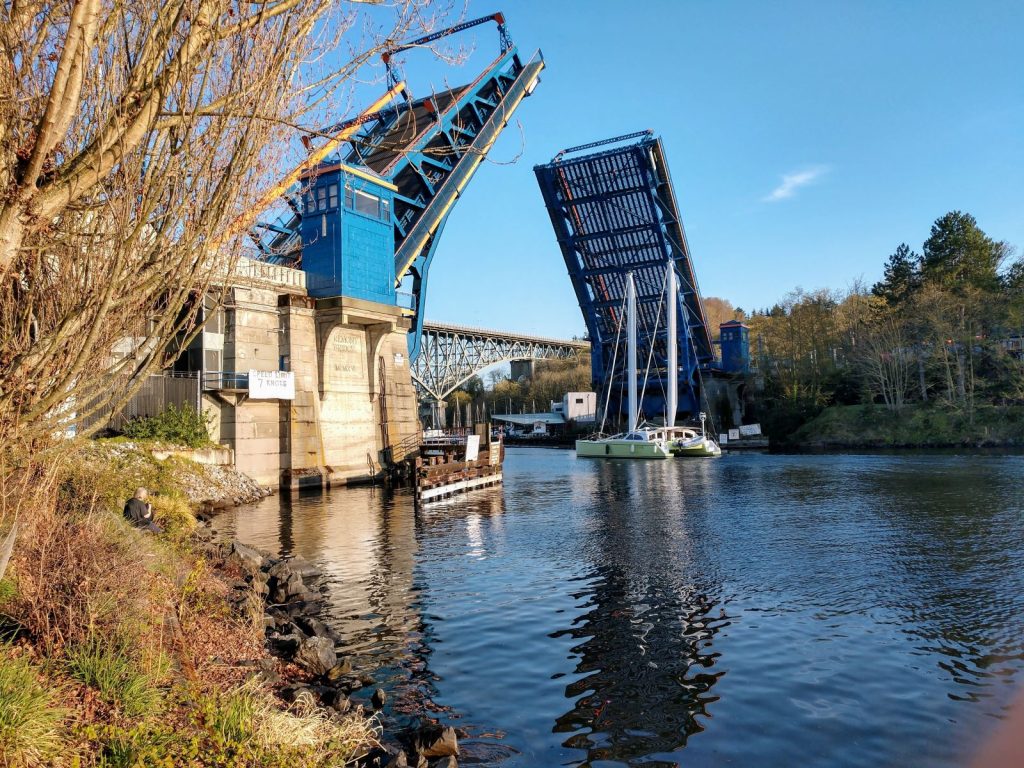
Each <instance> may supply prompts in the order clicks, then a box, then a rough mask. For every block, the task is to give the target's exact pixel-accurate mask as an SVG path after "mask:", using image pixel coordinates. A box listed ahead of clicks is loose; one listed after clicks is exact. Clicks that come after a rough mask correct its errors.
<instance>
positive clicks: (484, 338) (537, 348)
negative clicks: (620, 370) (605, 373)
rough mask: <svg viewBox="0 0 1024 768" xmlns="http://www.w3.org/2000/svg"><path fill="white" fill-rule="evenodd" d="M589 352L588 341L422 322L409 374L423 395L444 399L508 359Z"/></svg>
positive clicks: (562, 357) (563, 356)
mask: <svg viewBox="0 0 1024 768" xmlns="http://www.w3.org/2000/svg"><path fill="white" fill-rule="evenodd" d="M588 352H590V342H589V341H580V340H578V339H549V338H544V337H540V336H529V335H527V334H521V333H508V332H506V331H495V330H488V329H484V328H471V327H467V326H461V325H448V324H445V323H431V322H425V323H424V324H423V330H422V332H421V335H420V347H419V354H418V355H417V356H416V359H415V360H414V361H413V364H412V378H413V381H414V382H415V383H416V385H417V388H418V389H419V390H420V392H421V393H422V394H423V395H425V396H426V397H428V398H430V399H433V400H435V401H436V400H444V399H445V398H446V397H448V395H450V394H451V393H452V392H454V391H455V390H456V389H458V388H459V387H460V386H461V385H462V384H464V383H465V382H466V381H468V380H469V378H470V377H472V376H474V375H476V374H478V373H480V372H481V371H483V370H484V369H486V368H489V367H490V366H492V365H495V364H496V363H504V362H511V361H512V360H569V359H573V358H579V356H580V355H582V354H584V353H588Z"/></svg>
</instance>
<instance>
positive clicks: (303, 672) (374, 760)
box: [200, 525, 464, 768]
mask: <svg viewBox="0 0 1024 768" xmlns="http://www.w3.org/2000/svg"><path fill="white" fill-rule="evenodd" d="M201 530H202V531H203V532H202V533H201V534H200V538H201V539H204V540H205V543H204V547H205V549H206V553H207V555H208V556H210V557H211V559H217V560H220V561H222V562H225V563H226V564H227V565H228V566H229V568H231V569H232V570H237V572H239V573H241V579H238V580H236V581H235V582H234V583H233V584H232V586H233V587H234V589H233V597H232V602H233V607H234V608H235V610H236V611H239V612H243V611H244V610H245V606H246V601H247V600H248V599H249V597H248V594H255V595H257V596H258V597H259V598H260V599H261V601H262V604H263V615H264V631H265V636H266V647H267V650H268V651H269V652H270V653H271V654H272V655H273V656H274V657H276V658H277V659H278V660H279V661H280V662H281V664H276V665H275V664H261V669H260V671H259V673H258V674H259V676H260V678H261V679H262V680H263V682H264V683H265V684H267V685H269V686H270V687H272V688H273V689H275V691H276V692H277V694H278V695H279V696H280V697H281V698H282V699H283V700H284V701H285V702H288V703H296V702H300V701H305V702H306V703H313V704H315V705H317V706H320V707H323V708H324V709H326V710H328V711H331V712H333V713H336V715H337V716H348V717H351V716H363V717H368V716H372V715H376V717H378V719H379V721H380V722H381V723H382V725H383V727H384V733H383V734H382V736H381V737H380V739H379V744H378V746H377V747H375V748H374V749H373V750H371V751H370V752H369V753H368V754H367V755H366V756H364V757H363V758H362V759H360V760H359V761H358V762H357V765H358V766H360V768H406V767H407V766H408V767H411V768H457V766H458V754H459V744H458V739H459V736H460V734H459V733H458V731H456V729H454V728H452V727H450V726H442V725H440V724H438V723H436V722H419V723H416V724H414V725H413V726H410V727H406V728H402V729H398V728H397V724H396V723H392V722H389V721H388V720H387V718H386V716H385V714H384V713H383V712H382V710H383V709H384V708H385V706H386V704H387V694H386V693H385V691H384V690H383V689H381V688H378V687H375V681H374V680H373V678H372V677H370V676H369V675H366V674H358V673H356V672H355V670H354V669H353V665H352V662H351V660H350V659H349V658H348V657H346V656H345V649H344V648H343V647H342V645H341V643H342V638H341V637H340V636H338V634H337V633H336V632H335V631H334V630H332V629H331V628H330V627H329V626H327V625H326V624H325V623H324V622H323V621H322V620H321V618H320V617H321V612H322V609H323V595H324V591H325V589H326V588H325V587H324V586H323V585H321V584H320V583H319V579H320V576H321V574H320V572H319V570H318V569H317V568H316V567H315V566H314V565H312V564H311V563H309V562H307V561H305V560H302V559H301V558H277V557H274V556H272V555H270V554H269V553H266V552H261V551H260V550H257V549H255V548H254V547H250V546H248V545H246V544H244V543H242V542H239V541H237V540H231V541H227V542H222V543H218V542H216V541H214V536H213V532H212V530H211V529H210V528H209V527H208V526H205V525H204V526H203V527H202V529H201ZM247 593H248V594H247ZM462 735H464V734H462Z"/></svg>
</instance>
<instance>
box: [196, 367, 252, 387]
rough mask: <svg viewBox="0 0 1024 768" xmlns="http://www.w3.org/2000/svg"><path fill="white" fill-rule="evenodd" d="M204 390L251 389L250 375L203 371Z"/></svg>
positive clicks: (233, 372)
mask: <svg viewBox="0 0 1024 768" xmlns="http://www.w3.org/2000/svg"><path fill="white" fill-rule="evenodd" d="M203 389H237V390H248V389H249V374H248V373H237V372H235V371H203Z"/></svg>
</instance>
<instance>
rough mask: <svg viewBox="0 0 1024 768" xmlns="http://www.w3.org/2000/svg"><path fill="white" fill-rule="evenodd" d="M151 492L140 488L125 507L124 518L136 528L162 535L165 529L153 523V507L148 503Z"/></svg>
mask: <svg viewBox="0 0 1024 768" xmlns="http://www.w3.org/2000/svg"><path fill="white" fill-rule="evenodd" d="M147 498H149V492H148V491H147V490H146V489H145V488H139V489H138V490H136V491H135V495H134V496H133V497H132V498H130V499H128V501H127V503H126V504H125V505H124V516H125V518H126V519H127V520H128V522H129V523H131V524H132V525H134V526H135V527H136V528H141V529H142V530H144V531H150V532H152V533H162V532H163V529H162V528H161V527H160V526H159V525H157V524H156V523H154V522H153V505H152V504H150V503H149V502H147V501H146V499H147Z"/></svg>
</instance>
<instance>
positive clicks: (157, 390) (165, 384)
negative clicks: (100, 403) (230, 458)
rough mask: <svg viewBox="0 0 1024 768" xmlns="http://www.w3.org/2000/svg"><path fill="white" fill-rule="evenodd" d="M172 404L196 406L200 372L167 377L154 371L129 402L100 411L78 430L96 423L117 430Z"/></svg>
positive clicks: (80, 423) (84, 420)
mask: <svg viewBox="0 0 1024 768" xmlns="http://www.w3.org/2000/svg"><path fill="white" fill-rule="evenodd" d="M168 405H173V406H175V407H176V408H181V407H182V406H184V405H190V406H192V407H193V408H197V407H199V374H198V373H193V374H177V375H174V376H169V375H165V374H157V375H155V376H150V377H149V378H148V379H146V380H145V381H144V382H143V383H142V386H141V387H140V388H139V391H138V392H136V393H135V395H134V396H133V397H132V398H131V400H129V401H128V403H127V404H126V405H125V406H124V408H122V409H121V410H120V411H119V412H117V413H114V414H110V413H109V412H107V413H104V412H102V411H101V412H99V413H96V414H94V415H93V416H91V417H90V418H88V419H83V420H82V421H80V422H79V424H78V428H79V430H86V429H91V428H92V427H94V426H95V425H96V424H97V423H99V424H100V425H101V426H100V428H101V429H102V428H104V427H109V428H111V429H114V430H120V429H121V428H122V427H123V426H124V423H125V422H126V421H129V420H130V419H134V418H137V417H140V416H141V417H146V416H156V415H157V414H158V413H160V412H161V411H163V410H164V409H166V408H167V406H168Z"/></svg>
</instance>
